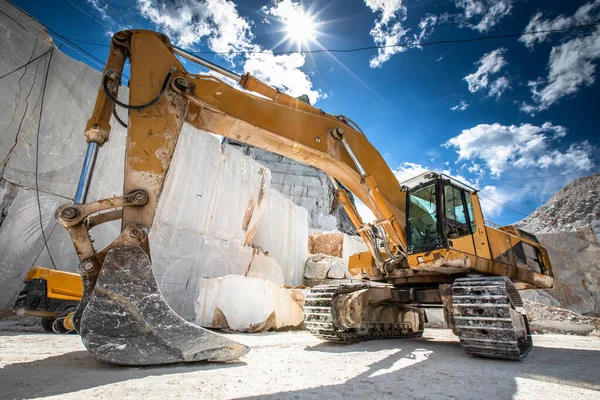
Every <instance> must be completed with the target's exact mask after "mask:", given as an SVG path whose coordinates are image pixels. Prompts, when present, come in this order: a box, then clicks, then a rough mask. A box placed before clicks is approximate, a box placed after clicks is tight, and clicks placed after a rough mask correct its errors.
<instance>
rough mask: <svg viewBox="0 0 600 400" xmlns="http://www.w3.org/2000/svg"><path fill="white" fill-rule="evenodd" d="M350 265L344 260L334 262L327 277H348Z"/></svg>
mask: <svg viewBox="0 0 600 400" xmlns="http://www.w3.org/2000/svg"><path fill="white" fill-rule="evenodd" d="M347 271H348V267H347V266H346V264H345V263H343V262H334V263H332V264H331V266H330V267H329V271H328V272H327V278H329V279H344V278H346V272H347Z"/></svg>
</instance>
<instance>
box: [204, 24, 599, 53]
mask: <svg viewBox="0 0 600 400" xmlns="http://www.w3.org/2000/svg"><path fill="white" fill-rule="evenodd" d="M594 26H600V22H596V23H593V24H584V25H575V26H572V27H570V28H563V29H548V30H541V31H531V32H521V33H510V34H506V35H491V36H482V37H477V38H471V39H449V40H438V41H434V42H415V43H400V44H389V45H384V46H364V47H357V48H353V49H319V50H304V51H302V50H299V51H277V52H276V51H273V52H271V51H266V50H260V51H259V50H250V51H228V52H216V51H198V52H196V53H197V54H220V55H228V54H261V53H267V54H273V55H284V54H294V53H305V54H315V53H353V52H357V51H364V50H377V49H385V48H390V47H426V46H436V45H440V44H453V43H472V42H480V41H484V40H495V39H508V38H515V37H521V36H526V35H539V34H542V33H558V32H569V31H573V30H577V29H584V28H591V27H594Z"/></svg>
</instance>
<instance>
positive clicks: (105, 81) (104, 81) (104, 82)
mask: <svg viewBox="0 0 600 400" xmlns="http://www.w3.org/2000/svg"><path fill="white" fill-rule="evenodd" d="M175 71H177V68H176V67H174V66H173V67H171V69H170V70H169V73H168V74H167V76H166V77H165V80H164V81H163V84H162V87H161V88H160V91H159V92H158V94H157V95H156V97H155V98H154V99H152V100H150V101H149V102H148V103H146V104H140V105H135V106H134V105H131V104H125V103H121V102H120V101H119V100H117V98H115V96H113V95H112V93H111V92H110V90H109V89H108V77H109V76H110V74H112V73H113V70H112V69H109V70H107V71H106V72H105V73H104V79H102V88H103V89H104V93H106V97H108V99H109V100H110V101H112V102H113V103H115V104H116V105H118V106H119V107H123V108H125V109H127V110H143V109H144V108H148V107H151V106H153V105H154V104H156V103H157V102H158V100H160V97H161V96H162V94H163V93H164V92H165V89H166V88H167V85H168V84H169V79H171V76H172V75H173V73H174V72H175Z"/></svg>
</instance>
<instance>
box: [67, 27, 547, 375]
mask: <svg viewBox="0 0 600 400" xmlns="http://www.w3.org/2000/svg"><path fill="white" fill-rule="evenodd" d="M176 55H178V56H181V57H184V58H187V59H189V60H191V61H193V62H197V63H199V64H201V65H203V66H205V67H208V68H210V69H212V70H213V71H215V72H217V73H219V74H221V75H224V79H219V78H217V77H215V76H214V75H211V74H204V75H199V74H191V73H188V72H187V71H186V70H185V68H184V67H183V65H182V63H181V62H180V61H179V60H178V58H177V57H176ZM126 60H129V62H130V71H131V72H130V75H131V79H130V81H129V100H128V102H127V103H125V102H122V101H121V100H119V99H118V88H119V86H120V85H121V76H122V72H123V68H124V65H125V62H126ZM230 80H233V81H235V83H234V84H231V83H229V81H230ZM234 85H239V86H240V87H241V88H236V87H234ZM116 107H121V108H125V109H127V110H128V118H127V122H126V123H125V122H123V121H120V118H118V114H116V112H115V108H116ZM112 115H114V116H115V117H116V119H117V120H118V121H120V123H122V124H123V125H126V127H127V142H126V149H125V176H124V187H123V193H124V194H123V195H122V196H119V197H114V198H111V199H103V200H99V201H94V202H91V203H87V202H86V197H87V188H88V187H89V183H90V180H91V176H92V171H93V165H94V161H95V158H96V154H97V152H98V149H99V148H100V147H101V146H102V145H103V144H104V143H106V141H107V140H108V139H109V136H110V130H111V126H110V120H111V117H112ZM184 122H185V123H188V124H190V125H192V126H194V127H196V128H199V129H202V130H205V131H208V132H212V133H215V134H218V135H222V136H225V137H227V138H231V139H234V140H237V141H240V142H244V143H247V144H250V145H253V146H256V147H260V148H262V149H266V150H269V151H271V152H274V153H277V154H280V155H282V156H286V157H289V158H291V159H294V160H296V161H299V162H302V163H304V164H308V165H312V166H314V167H316V168H318V169H320V170H323V171H324V172H325V173H326V174H327V175H328V176H329V177H330V179H331V181H332V184H333V186H334V188H336V196H337V197H338V200H339V201H340V203H341V204H342V205H343V206H344V209H345V210H346V212H347V214H348V215H349V217H350V219H351V221H352V222H353V224H354V225H355V226H356V228H357V231H358V233H359V235H360V236H361V237H362V239H363V240H364V241H365V243H366V245H367V247H368V249H369V252H368V253H363V254H362V259H361V260H360V261H359V262H357V263H356V264H358V265H361V266H364V268H362V267H361V268H360V269H359V270H358V271H355V272H356V276H357V277H359V278H362V279H371V280H380V281H385V282H393V280H394V279H396V282H395V283H402V282H405V283H407V282H417V283H420V284H423V283H426V282H430V283H431V282H433V283H436V282H437V283H440V282H438V281H439V279H438V277H439V276H440V272H442V275H443V274H446V276H448V275H447V274H452V273H456V271H457V270H458V271H459V272H461V271H463V272H464V271H467V270H475V271H478V272H483V273H488V274H495V275H506V276H509V277H511V278H517V277H518V278H520V279H521V280H522V281H523V282H525V283H529V284H535V283H536V282H537V283H539V282H542V284H543V285H547V284H548V283H549V281H544V279H543V278H544V277H546V278H547V277H548V276H546V275H548V273H546V275H544V274H538V275H540V276H542V277H540V276H537V275H528V274H527V273H525V272H523V271H525V269H526V268H520V269H519V268H518V266H517V265H516V264H515V266H514V267H515V268H516V269H514V270H512V269H506V270H498V268H500V267H498V266H497V265H496V263H497V262H496V261H495V260H494V259H493V258H492V255H491V254H490V253H489V251H488V253H487V255H484V254H483V253H481V254H478V253H476V250H475V248H473V249H471V253H472V254H471V253H465V254H466V257H465V254H462V253H461V251H459V250H460V249H459V248H453V247H452V246H454V244H453V241H454V242H457V243H462V242H461V241H460V240H458V239H453V238H454V237H453V236H451V235H453V234H454V233H452V232H450V231H448V232H446V231H443V229H444V228H443V227H442V225H439V226H438V228H439V231H438V233H439V237H440V239H439V240H437V239H436V241H435V246H431V245H428V247H427V248H425V249H423V251H422V253H423V254H422V255H419V254H416V253H415V252H414V251H412V249H414V246H415V243H416V242H415V241H414V240H413V239H410V238H412V237H413V234H412V233H411V231H410V230H409V229H408V228H409V227H410V226H409V225H407V224H408V223H410V221H411V217H410V216H409V215H408V214H409V213H413V214H411V215H413V216H414V215H418V213H419V212H420V211H418V210H417V208H419V207H420V209H421V211H422V212H425V211H427V210H429V214H428V215H423V216H421V217H419V218H421V219H420V221H421V222H423V221H425V217H427V218H429V219H431V218H433V219H436V218H437V217H436V216H435V215H433V214H431V209H427V210H426V209H425V208H423V204H424V203H423V199H426V198H425V197H423V199H421V200H419V202H417V203H415V204H416V206H418V207H416V208H415V209H414V210H413V207H412V204H410V202H409V200H408V199H409V197H410V195H411V193H412V192H411V191H410V190H409V188H407V187H400V186H399V185H398V181H397V180H396V178H395V176H394V173H393V171H392V170H391V169H390V167H389V166H388V165H387V164H386V163H385V161H384V160H383V157H382V156H381V155H380V154H379V152H378V151H377V150H376V149H375V148H374V147H373V145H371V144H370V143H369V141H368V140H367V138H366V136H365V135H364V133H363V132H362V131H361V130H360V128H359V127H358V126H357V125H356V124H355V123H353V122H352V121H351V120H350V119H348V118H346V117H344V116H333V115H330V114H327V113H325V112H324V111H322V110H320V109H318V108H315V107H313V106H311V105H309V104H307V103H305V102H302V101H300V100H298V99H295V98H293V97H291V96H289V95H287V94H285V93H281V92H280V91H279V90H277V89H275V88H273V87H271V86H269V85H267V84H265V83H263V82H261V81H259V80H258V79H256V78H255V77H253V76H251V75H249V74H246V75H243V76H238V75H236V74H234V73H232V72H230V71H227V70H225V69H223V68H221V67H218V66H216V65H214V64H212V63H210V62H208V61H206V60H202V59H200V58H199V57H197V56H195V55H193V54H190V53H187V52H185V51H183V50H181V49H178V48H176V47H174V46H172V45H171V43H170V41H169V39H168V38H167V37H166V36H165V35H163V34H160V33H157V32H152V31H144V30H128V31H122V32H118V33H116V34H115V35H114V36H113V38H112V42H111V49H110V54H109V58H108V61H107V64H106V69H105V71H104V74H103V77H102V83H101V86H100V89H99V92H98V96H97V99H96V103H95V107H94V111H93V114H92V117H91V118H90V120H89V121H88V123H87V126H86V131H85V136H86V140H87V142H88V151H87V153H86V159H85V162H84V167H83V170H82V174H81V178H80V182H79V185H78V188H77V193H76V195H75V201H74V204H66V205H63V206H61V207H60V208H59V209H58V210H57V212H56V218H57V220H58V221H59V222H60V223H61V224H62V225H63V226H64V227H65V228H66V229H67V230H68V231H69V233H70V235H71V238H72V240H73V244H74V246H75V248H76V250H77V253H78V255H79V259H80V265H79V271H80V274H81V276H82V281H83V289H84V290H83V297H82V300H81V303H80V306H79V307H78V309H77V311H76V313H75V317H74V323H75V327H76V329H77V331H78V332H79V333H80V335H81V337H82V340H83V342H84V344H85V346H86V347H87V348H88V350H90V351H91V352H92V353H94V354H95V355H96V356H97V357H98V358H99V359H101V360H104V361H109V362H113V363H118V364H128V365H149V364H166V363H175V362H184V361H200V360H213V361H228V360H233V359H236V358H238V357H240V356H241V355H243V354H245V353H246V352H247V351H248V348H247V347H245V346H243V345H241V344H238V343H235V342H233V341H232V340H230V339H228V338H225V337H223V336H221V335H218V334H216V333H214V332H211V331H208V330H205V329H202V328H200V327H198V326H196V325H193V324H190V323H188V322H185V321H184V320H182V319H181V318H180V317H178V316H177V315H176V314H175V313H174V312H173V310H171V309H170V307H169V306H168V304H167V303H166V302H165V300H164V298H163V297H162V295H161V293H160V290H159V288H158V285H157V283H156V279H155V277H154V274H153V272H152V262H151V253H150V247H149V242H148V232H149V231H150V229H151V227H152V223H153V220H154V214H155V211H156V207H157V204H158V200H159V197H160V194H161V192H162V189H163V185H164V181H165V177H166V174H167V172H168V169H169V166H170V164H171V159H172V157H173V152H174V150H175V146H176V144H177V140H178V137H179V133H180V131H181V128H182V125H183V123H184ZM438 178H439V177H438ZM444 182H445V181H444ZM436 185H438V186H436V187H438V189H436V190H438V192H439V190H444V189H443V187H445V186H444V185H448V184H447V183H442V181H440V183H436ZM440 185H441V186H440ZM344 187H346V188H348V189H349V190H350V191H351V192H352V193H354V194H355V195H356V196H357V197H358V198H359V199H360V200H361V201H362V202H363V203H364V204H366V205H367V206H368V207H369V208H370V209H371V210H372V211H373V213H374V215H375V216H376V221H375V222H373V223H367V224H365V223H363V221H362V220H361V217H360V215H359V214H358V212H357V210H356V208H355V207H354V205H353V203H352V201H351V200H350V198H349V196H348V193H347V192H346V190H345V188H344ZM460 196H463V197H462V199H463V200H462V201H466V200H465V197H464V195H460ZM472 198H473V201H474V202H475V204H476V205H477V206H479V203H478V200H477V197H476V195H475V194H472ZM411 199H412V197H411ZM442 200H443V196H441V195H440V196H438V200H437V201H438V202H439V201H442ZM430 208H431V207H430ZM411 210H412V211H411ZM437 210H438V211H436V212H438V213H441V212H442V211H441V208H438V209H437ZM478 212H479V214H480V210H479V211H478ZM425 214H427V213H425ZM479 214H478V215H477V218H476V217H475V216H473V215H472V216H470V217H469V216H467V215H466V214H465V218H467V220H468V219H472V221H471V222H472V223H473V224H472V226H473V227H476V230H477V229H480V230H481V232H485V231H484V228H483V225H484V224H483V216H482V215H479ZM440 216H442V214H440ZM442 218H445V217H443V216H442ZM115 219H121V221H122V230H121V234H120V235H119V237H117V238H116V239H115V241H114V242H113V243H111V244H110V245H109V246H107V247H106V248H104V249H102V250H96V249H95V248H94V246H93V244H92V241H91V239H90V235H89V230H90V229H91V228H92V227H94V226H97V225H99V224H102V223H104V222H107V221H111V220H115ZM413 219H414V218H413ZM475 219H477V220H475ZM437 220H440V219H439V218H437ZM421 222H419V223H421ZM412 223H413V225H412V226H413V227H416V228H415V229H416V231H418V232H421V233H420V234H421V235H425V234H426V233H427V232H429V231H431V232H430V233H432V234H433V232H434V230H435V229H438V228H435V229H434V228H432V226H433V225H431V224H429V225H423V227H419V226H417V225H415V224H416V222H414V221H413V222H412ZM480 225H481V226H480ZM487 228H488V227H486V229H487ZM419 229H421V230H420V231H419ZM456 229H458V228H456ZM428 230H429V231H428ZM457 232H459V231H457ZM465 232H466V231H465ZM498 232H500V231H498ZM512 233H513V232H508V231H506V232H501V233H500V234H501V235H509V234H510V235H512V236H511V237H513V236H514V237H517V236H518V234H517V235H513V234H512ZM407 234H408V235H409V237H407ZM465 235H467V236H468V237H473V238H474V237H475V235H476V233H475V232H470V233H469V234H466V233H465ZM507 237H508V236H507ZM449 238H450V239H452V240H450V239H449ZM503 238H504V236H503ZM409 239H410V240H409ZM442 239H443V240H442ZM411 240H413V242H411ZM421 241H422V239H421ZM471 241H472V242H473V243H475V240H473V239H472V240H471ZM518 241H519V243H520V242H523V243H525V242H527V244H528V245H530V246H533V248H534V250H535V249H536V248H538V247H539V246H537V247H536V244H535V243H533V244H532V241H531V240H529V239H526V238H523V237H520V239H519V238H518ZM516 243H517V242H515V244H516ZM460 245H462V244H459V245H457V246H460ZM485 245H487V244H485V243H484V244H483V245H482V246H484V247H485ZM436 246H437V247H436ZM489 246H492V245H491V242H490V244H489ZM454 247H456V246H454ZM540 254H541V253H540ZM544 254H545V253H544ZM542 255H543V254H542ZM359 256H360V255H359ZM415 257H416V258H415ZM469 257H471V258H469ZM425 259H426V261H424V260H425ZM417 260H418V261H417ZM440 260H441V261H440ZM540 265H542V266H547V267H549V263H547V262H546V261H545V260H544V261H540ZM448 266H450V267H452V268H453V269H452V268H451V269H448ZM444 268H446V270H444ZM461 268H462V269H461ZM494 268H496V270H494ZM546 269H548V268H546ZM542 272H543V271H542ZM550 273H551V270H550ZM511 274H512V275H511ZM513 275H514V276H513ZM436 279H437V280H436ZM536 279H537V281H536ZM550 279H551V278H550ZM441 282H445V281H444V280H442V281H441ZM498 285H504V281H502V282H499V283H498ZM507 285H508V284H507ZM543 285H541V286H543ZM538 286H540V285H538ZM390 287H391V286H389V285H388V286H385V285H384V286H383V287H381V286H380V287H378V288H377V289H373V288H372V287H370V286H369V287H365V286H361V287H360V288H352V289H348V290H345V291H344V290H342V292H343V294H344V296H345V297H344V298H345V299H346V300H345V302H346V303H345V304H348V307H350V309H352V307H354V305H355V304H357V303H356V302H363V303H364V304H371V303H373V302H375V303H376V304H381V302H387V303H390V302H393V301H396V300H397V298H398V294H394V293H395V292H393V290H391V289H390ZM324 293H328V294H327V296H329V295H331V299H330V303H331V306H332V307H334V306H335V304H336V301H337V300H336V299H338V297H336V296H337V295H338V294H340V292H339V291H338V290H337V289H331V290H329V289H327V290H326V291H325V292H324ZM511 293H512V292H511ZM411 295H412V294H411ZM327 296H325V295H318V296H317V298H319V299H323V298H324V297H327ZM438 297H439V296H438ZM328 301H329V300H328ZM440 301H441V300H440ZM375 303H374V304H375ZM387 303H386V304H387ZM328 304H329V303H328ZM316 307H317V308H322V307H321V306H316ZM369 307H371V306H369ZM386 307H387V306H386ZM390 307H391V308H390ZM390 307H388V308H385V307H384V308H385V310H386V311H385V312H383V311H382V310H383V309H382V308H381V306H377V307H375V308H373V307H371V308H369V310H371V311H369V313H371V312H373V313H376V314H377V315H384V314H385V315H392V314H393V316H392V319H393V321H394V323H393V324H396V325H394V326H397V327H398V328H397V329H396V328H394V329H395V330H394V332H396V333H397V334H402V335H409V336H410V335H415V334H418V333H419V332H422V330H421V328H420V327H421V326H422V321H423V314H422V312H417V311H415V310H414V309H412V308H409V309H407V308H405V307H404V305H397V304H396V305H393V306H390ZM342 308H343V307H342ZM363 311H364V310H363ZM382 312H383V314H382ZM363 314H364V315H367V314H368V313H363ZM348 315H349V314H348ZM348 315H347V316H348ZM361 315H362V314H361ZM369 315H370V314H369ZM369 318H370V317H369ZM309 322H310V321H309ZM319 324H326V323H325V322H322V321H321V322H318V321H315V322H313V325H318V326H322V325H319ZM327 324H328V323H327ZM344 324H345V326H346V327H347V328H348V329H354V328H356V327H360V326H361V325H360V320H356V321H355V320H352V318H350V319H348V318H346V320H345V322H344ZM357 324H358V325H357ZM336 329H337V328H336ZM335 332H337V333H339V332H342V331H339V330H338V331H335ZM335 332H334V333H335ZM344 332H345V331H344ZM337 333H335V334H332V335H330V336H331V337H334V336H335V337H337V336H336V335H337ZM350 336H352V335H350ZM350 336H348V335H345V334H344V335H342V336H341V337H350ZM359 336H360V335H359Z"/></svg>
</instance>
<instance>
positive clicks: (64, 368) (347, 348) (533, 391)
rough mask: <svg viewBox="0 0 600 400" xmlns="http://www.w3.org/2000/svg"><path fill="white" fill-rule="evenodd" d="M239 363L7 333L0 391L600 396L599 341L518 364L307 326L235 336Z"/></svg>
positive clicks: (540, 349)
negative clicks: (152, 357)
mask: <svg viewBox="0 0 600 400" xmlns="http://www.w3.org/2000/svg"><path fill="white" fill-rule="evenodd" d="M227 336H229V337H231V338H232V339H234V340H237V341H239V342H242V343H245V344H247V345H249V346H250V347H252V351H251V352H250V353H249V354H247V355H246V356H244V357H243V358H242V359H241V360H239V361H237V362H232V363H227V364H207V363H197V364H179V365H172V366H163V367H158V368H149V367H146V368H131V367H118V366H114V365H108V364H103V363H100V362H98V361H96V360H95V359H94V358H93V357H92V356H91V355H90V354H89V353H87V352H86V351H85V349H84V347H83V345H82V344H81V342H80V340H79V337H77V336H74V335H54V334H45V333H35V332H9V331H4V332H0V367H1V369H0V385H1V390H2V392H1V393H2V396H1V397H2V398H6V399H11V398H16V399H22V398H56V399H58V398H60V399H82V398H94V399H117V398H118V399H120V398H142V397H143V398H144V399H153V398H159V399H171V398H173V399H175V398H202V399H241V398H246V399H248V398H257V399H258V398H261V399H263V398H266V399H305V398H309V399H337V398H340V399H341V398H377V399H398V398H401V397H402V398H409V399H437V398H439V399H442V398H456V399H484V398H493V399H512V398H543V399H546V400H547V399H588V398H589V399H592V398H594V399H597V398H598V391H600V374H599V373H598V371H600V339H599V338H596V337H580V336H562V335H536V336H535V337H534V341H535V343H536V346H535V348H534V349H533V350H532V351H531V352H530V353H529V356H528V357H527V358H526V359H525V360H524V361H520V362H514V361H502V360H488V359H482V358H475V357H470V356H467V355H465V354H464V353H463V352H462V350H461V347H460V345H459V344H458V341H457V340H456V338H455V337H454V336H453V335H452V333H451V332H450V331H449V330H445V329H428V330H426V332H425V337H424V338H421V339H405V340H381V341H371V342H363V343H356V344H351V345H339V344H331V343H324V342H322V341H320V340H318V339H316V338H314V337H312V336H311V335H310V334H309V333H307V332H303V331H296V332H285V333H262V334H246V335H241V334H231V335H227Z"/></svg>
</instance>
